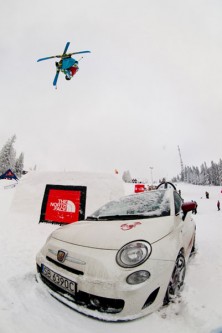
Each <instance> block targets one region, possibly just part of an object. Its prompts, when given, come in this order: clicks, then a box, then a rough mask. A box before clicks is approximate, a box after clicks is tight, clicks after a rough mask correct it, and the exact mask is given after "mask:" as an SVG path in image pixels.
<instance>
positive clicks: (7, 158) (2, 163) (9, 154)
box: [0, 135, 16, 174]
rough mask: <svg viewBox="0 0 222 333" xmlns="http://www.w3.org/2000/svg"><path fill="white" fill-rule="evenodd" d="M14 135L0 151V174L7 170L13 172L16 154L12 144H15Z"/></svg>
mask: <svg viewBox="0 0 222 333" xmlns="http://www.w3.org/2000/svg"><path fill="white" fill-rule="evenodd" d="M15 140H16V135H13V136H12V137H11V138H10V139H8V141H7V142H6V144H5V145H4V146H3V148H2V149H1V151H0V174H2V173H4V172H5V171H7V170H8V169H11V170H12V171H13V172H15V158H16V152H15V149H14V146H13V144H14V143H15Z"/></svg>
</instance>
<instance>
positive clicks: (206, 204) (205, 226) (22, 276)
mask: <svg viewBox="0 0 222 333" xmlns="http://www.w3.org/2000/svg"><path fill="white" fill-rule="evenodd" d="M45 176H46V175H45ZM35 177H37V175H36V176H35ZM35 177H32V176H31V175H30V176H29V177H27V178H25V177H24V179H23V180H22V182H21V184H19V185H18V186H17V187H15V188H12V189H8V190H2V191H0V208H1V209H0V223H1V233H0V249H1V284H0V332H1V333H12V332H13V333H14V332H18V333H20V332H22V333H39V332H40V331H42V332H47V333H57V332H58V333H67V332H72V333H73V332H76V333H77V332H78V333H79V332H80V333H89V332H90V333H104V331H105V332H106V333H111V332H112V333H113V331H115V332H117V333H134V332H141V333H143V332H144V333H145V332H146V333H147V332H152V333H159V332H163V331H164V332H169V333H174V332H175V333H176V332H177V333H178V332H180V333H209V332H213V331H214V330H215V329H217V328H220V329H219V331H218V332H222V310H221V309H222V283H221V281H222V265H221V262H222V260H221V259H222V242H221V239H222V213H221V211H217V207H216V203H217V200H218V199H222V194H221V192H220V188H219V187H201V186H191V185H186V184H178V185H177V188H178V189H181V191H182V196H183V197H184V199H185V200H196V201H197V202H198V213H197V215H196V216H194V217H195V219H196V223H197V245H198V251H197V253H196V255H195V256H194V257H193V258H191V260H190V265H189V267H188V268H187V275H186V279H185V288H184V290H183V293H182V296H181V298H180V299H178V300H177V301H176V302H175V303H174V304H170V305H169V306H167V307H164V308H162V309H160V310H159V311H157V312H156V313H153V314H151V315H149V316H146V317H144V318H141V319H139V320H135V321H132V322H127V323H105V322H101V321H98V320H95V319H92V318H88V317H86V316H84V315H82V314H79V313H77V312H75V311H73V310H71V309H69V308H67V307H65V306H64V305H63V304H61V303H59V302H58V301H57V300H55V299H53V298H52V297H51V296H50V295H49V294H48V293H47V291H46V289H45V288H42V286H40V285H39V284H38V283H36V280H35V272H36V270H35V255H36V253H37V251H38V250H39V249H40V247H41V246H42V245H43V244H44V242H45V240H46V238H47V236H48V235H49V233H50V232H51V231H53V230H54V229H55V228H57V226H55V225H50V224H38V217H39V212H40V207H39V204H41V195H42V193H41V191H42V190H43V188H44V186H42V185H41V186H40V185H39V184H38V182H37V180H36V178H35ZM47 177H49V176H47ZM47 177H46V178H47ZM50 177H52V178H51V179H52V180H53V178H54V180H56V181H57V182H59V181H60V182H61V184H67V182H68V181H69V180H68V179H67V178H66V176H65V175H62V176H61V178H60V179H58V174H55V175H54V177H53V174H51V176H50ZM62 177H64V179H62ZM101 177H102V176H101ZM99 178H100V177H99ZM51 179H49V178H47V182H48V180H50V182H51ZM44 181H45V180H44ZM88 181H89V183H90V180H89V179H88ZM103 181H104V182H105V183H106V190H107V191H108V192H112V193H113V190H114V188H115V189H116V190H117V188H118V190H117V191H116V195H117V194H118V191H119V190H120V188H119V185H117V184H116V186H114V185H113V184H112V181H111V179H109V180H106V181H105V180H104V178H103ZM22 183H23V184H22ZM78 185H79V184H78ZM97 185H98V182H95V183H94V186H95V189H93V185H92V183H91V186H92V192H93V191H94V190H95V191H96V190H97V188H96V187H97ZM100 185H101V183H100ZM205 191H208V192H209V193H210V198H209V199H206V198H205ZM120 192H122V190H120ZM120 192H119V194H120ZM30 196H31V197H32V200H31V199H30ZM33 198H35V200H36V203H35V200H34V201H33ZM92 201H93V195H92ZM94 201H95V202H94V203H92V205H91V206H93V205H94V204H95V205H96V203H97V202H96V201H97V198H96V196H95V197H94ZM24 202H25V203H24ZM36 206H38V209H39V210H38V209H37V207H36Z"/></svg>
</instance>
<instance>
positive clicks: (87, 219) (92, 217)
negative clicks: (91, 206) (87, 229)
mask: <svg viewBox="0 0 222 333" xmlns="http://www.w3.org/2000/svg"><path fill="white" fill-rule="evenodd" d="M86 221H99V219H98V217H96V216H87V218H86Z"/></svg>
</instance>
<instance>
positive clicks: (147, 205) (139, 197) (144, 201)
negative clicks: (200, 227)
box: [88, 190, 170, 219]
mask: <svg viewBox="0 0 222 333" xmlns="http://www.w3.org/2000/svg"><path fill="white" fill-rule="evenodd" d="M167 215H170V200H169V193H168V191H167V190H155V191H147V192H143V193H138V194H133V195H129V196H125V197H122V198H120V199H119V200H115V201H111V202H109V203H107V204H106V205H104V206H102V207H101V208H100V209H98V210H97V211H96V212H95V213H94V214H92V216H91V217H92V218H93V217H95V218H102V217H106V218H109V217H110V218H109V219H111V218H113V219H115V218H116V219H117V218H118V219H119V218H120V217H121V218H123V217H125V218H133V217H137V218H138V216H139V217H143V218H147V217H159V216H167ZM88 219H89V218H88Z"/></svg>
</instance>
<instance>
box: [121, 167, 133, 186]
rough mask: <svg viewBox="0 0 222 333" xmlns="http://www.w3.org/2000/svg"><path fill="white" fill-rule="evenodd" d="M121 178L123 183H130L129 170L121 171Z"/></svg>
mask: <svg viewBox="0 0 222 333" xmlns="http://www.w3.org/2000/svg"><path fill="white" fill-rule="evenodd" d="M122 180H123V181H124V182H125V183H132V177H131V175H130V172H129V170H128V171H124V172H123V175H122Z"/></svg>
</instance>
